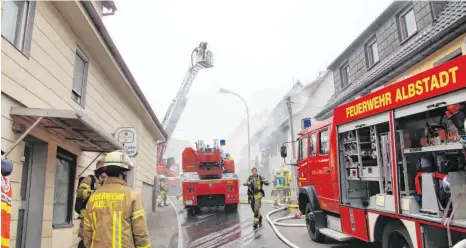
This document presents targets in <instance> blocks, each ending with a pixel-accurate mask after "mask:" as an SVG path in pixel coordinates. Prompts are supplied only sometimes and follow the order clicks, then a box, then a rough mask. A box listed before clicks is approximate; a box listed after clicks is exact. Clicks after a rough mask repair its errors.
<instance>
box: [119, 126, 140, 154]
mask: <svg viewBox="0 0 466 248" xmlns="http://www.w3.org/2000/svg"><path fill="white" fill-rule="evenodd" d="M115 138H116V139H117V141H118V142H120V143H121V144H122V145H123V147H124V148H125V151H126V153H127V154H128V156H130V157H135V156H136V155H137V154H138V135H137V132H136V128H134V127H120V128H118V129H117V130H116V131H115Z"/></svg>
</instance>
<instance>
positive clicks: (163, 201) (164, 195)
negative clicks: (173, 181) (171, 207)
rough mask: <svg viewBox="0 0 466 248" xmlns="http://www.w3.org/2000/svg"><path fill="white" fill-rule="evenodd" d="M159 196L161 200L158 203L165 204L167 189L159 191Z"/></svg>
mask: <svg viewBox="0 0 466 248" xmlns="http://www.w3.org/2000/svg"><path fill="white" fill-rule="evenodd" d="M160 196H161V198H162V200H161V201H160V204H167V191H165V190H162V191H160Z"/></svg>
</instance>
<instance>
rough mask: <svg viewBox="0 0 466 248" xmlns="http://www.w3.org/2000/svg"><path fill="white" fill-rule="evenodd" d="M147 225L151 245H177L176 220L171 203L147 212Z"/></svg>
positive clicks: (167, 247) (174, 247)
mask: <svg viewBox="0 0 466 248" xmlns="http://www.w3.org/2000/svg"><path fill="white" fill-rule="evenodd" d="M147 225H148V228H149V235H150V241H151V244H152V247H154V248H177V247H178V221H177V217H176V212H175V210H174V209H173V207H172V206H171V204H169V205H168V206H167V207H163V208H161V207H157V209H156V211H155V213H153V212H152V213H148V214H147Z"/></svg>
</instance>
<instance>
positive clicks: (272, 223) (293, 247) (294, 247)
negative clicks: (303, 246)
mask: <svg viewBox="0 0 466 248" xmlns="http://www.w3.org/2000/svg"><path fill="white" fill-rule="evenodd" d="M240 204H249V203H248V202H244V201H240ZM288 208H289V206H285V205H281V204H280V205H279V207H278V208H276V209H274V210H272V211H270V212H268V213H267V216H266V219H267V221H268V222H269V224H270V226H271V227H272V229H273V231H274V232H275V235H277V237H278V238H279V239H281V240H282V241H283V243H285V244H287V245H288V246H289V247H291V248H300V247H299V246H297V245H296V244H294V243H293V242H291V241H290V240H289V239H287V238H286V237H285V236H283V234H281V233H280V231H278V228H277V227H276V226H285V227H306V224H295V223H279V221H282V220H288V219H293V218H294V216H293V215H289V216H285V217H280V218H277V219H275V220H272V219H271V218H270V216H271V215H272V214H275V213H277V212H280V211H283V210H286V209H288Z"/></svg>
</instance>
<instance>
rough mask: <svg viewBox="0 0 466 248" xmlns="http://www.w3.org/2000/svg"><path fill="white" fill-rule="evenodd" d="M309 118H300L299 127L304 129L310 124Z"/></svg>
mask: <svg viewBox="0 0 466 248" xmlns="http://www.w3.org/2000/svg"><path fill="white" fill-rule="evenodd" d="M311 124H312V123H311V118H306V119H302V120H301V129H306V128H308V127H310V126H311Z"/></svg>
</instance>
